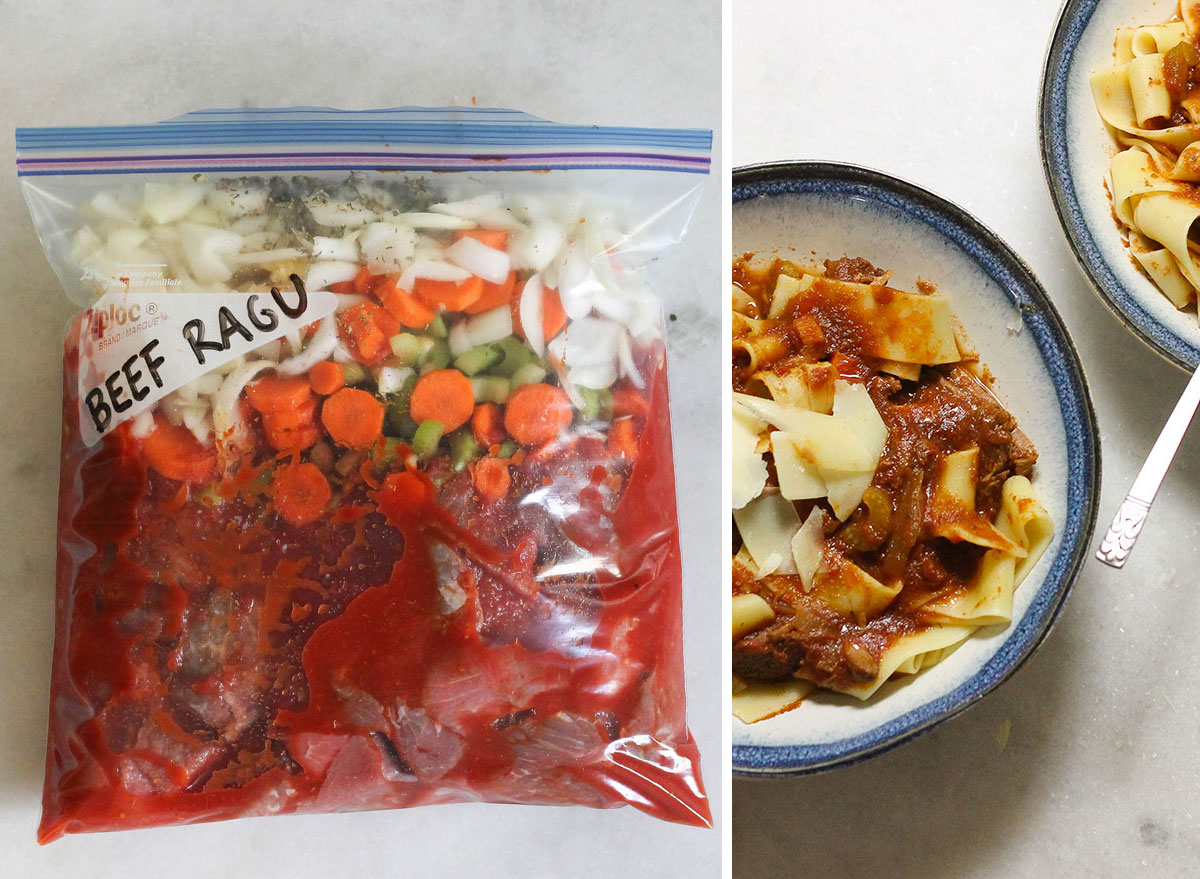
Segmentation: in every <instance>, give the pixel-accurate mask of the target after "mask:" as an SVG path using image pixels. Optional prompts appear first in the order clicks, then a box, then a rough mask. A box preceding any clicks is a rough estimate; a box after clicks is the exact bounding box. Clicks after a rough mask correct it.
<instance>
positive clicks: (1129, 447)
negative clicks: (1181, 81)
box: [732, 0, 1200, 879]
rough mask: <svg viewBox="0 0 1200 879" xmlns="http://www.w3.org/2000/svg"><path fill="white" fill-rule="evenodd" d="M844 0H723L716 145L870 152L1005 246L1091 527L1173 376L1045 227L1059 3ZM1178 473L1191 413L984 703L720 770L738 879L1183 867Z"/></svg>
mask: <svg viewBox="0 0 1200 879" xmlns="http://www.w3.org/2000/svg"><path fill="white" fill-rule="evenodd" d="M864 5H865V6H866V7H867V9H869V12H862V13H860V14H857V15H853V16H851V15H849V14H848V13H847V11H846V10H845V7H844V6H843V5H842V4H833V3H825V2H817V0H805V2H798V0H777V2H772V0H756V2H753V3H750V2H745V0H743V2H742V3H741V4H740V6H739V9H738V15H737V17H736V21H735V27H734V33H733V46H734V48H733V63H734V112H733V128H732V136H733V156H732V157H733V162H734V164H735V165H737V164H746V163H750V162H757V161H767V160H772V159H792V158H827V159H838V160H844V161H850V162H855V163H859V164H864V165H869V166H872V167H875V168H879V169H881V170H884V171H888V172H890V173H893V174H897V175H899V176H901V177H905V178H907V179H910V180H912V181H914V182H916V183H919V184H921V185H923V186H926V187H928V188H930V189H932V190H934V191H935V192H937V193H939V194H941V195H943V196H946V197H948V198H950V199H951V200H953V201H956V202H958V203H959V204H960V205H962V206H963V207H965V208H966V209H967V210H969V211H971V212H972V213H974V214H975V215H976V216H977V217H978V218H979V219H980V220H982V221H983V222H984V223H985V224H987V225H989V226H991V227H992V228H993V229H994V230H995V231H996V232H998V233H999V234H1000V236H1001V237H1002V238H1004V239H1005V240H1006V241H1008V243H1009V244H1011V245H1012V246H1013V247H1014V248H1015V249H1016V250H1017V252H1018V253H1020V254H1021V255H1022V256H1023V257H1024V258H1025V259H1026V260H1027V261H1028V262H1029V264H1030V265H1031V266H1032V267H1033V270H1034V272H1035V273H1036V274H1037V275H1038V277H1039V278H1040V279H1041V281H1042V283H1043V284H1044V285H1045V287H1046V289H1047V290H1048V292H1049V293H1050V295H1051V297H1052V298H1053V299H1054V301H1055V303H1056V305H1057V306H1058V308H1059V310H1060V311H1061V313H1062V315H1063V317H1064V319H1065V321H1066V323H1067V326H1068V328H1069V329H1070V331H1071V333H1072V335H1073V337H1074V340H1075V343H1076V345H1077V346H1078V348H1079V352H1080V356H1081V357H1082V359H1083V362H1084V365H1085V368H1086V370H1087V373H1088V377H1089V380H1090V383H1091V390H1092V394H1093V398H1094V402H1095V405H1096V409H1097V412H1098V415H1099V420H1100V430H1101V434H1102V440H1103V457H1104V468H1103V472H1104V488H1103V493H1102V497H1101V517H1102V519H1103V520H1104V524H1105V525H1106V524H1107V520H1108V518H1110V517H1111V515H1112V513H1113V512H1114V510H1115V508H1116V506H1117V504H1118V503H1119V502H1120V500H1121V498H1122V497H1123V496H1124V494H1125V492H1126V491H1127V489H1128V486H1129V484H1130V482H1131V481H1132V479H1133V476H1134V474H1135V473H1136V472H1137V469H1138V467H1139V466H1140V463H1141V461H1142V459H1143V457H1144V455H1145V453H1146V451H1147V450H1148V449H1149V446H1150V444H1151V443H1152V441H1153V439H1154V437H1155V436H1156V435H1157V432H1158V430H1159V427H1160V426H1161V425H1162V423H1163V422H1164V421H1165V419H1166V417H1167V414H1168V413H1169V412H1170V409H1171V407H1172V405H1173V403H1174V401H1175V399H1176V398H1177V397H1178V395H1179V393H1180V392H1181V391H1182V390H1183V386H1184V384H1185V382H1186V379H1187V376H1186V375H1185V374H1184V373H1183V372H1181V371H1179V370H1178V369H1176V368H1175V367H1173V366H1170V365H1168V364H1167V363H1166V362H1164V361H1162V360H1160V359H1159V358H1158V356H1157V355H1155V354H1154V353H1152V352H1151V351H1150V350H1149V349H1148V348H1147V347H1146V346H1145V345H1143V344H1142V343H1141V342H1140V341H1138V340H1137V339H1136V338H1135V337H1134V336H1133V335H1131V334H1130V333H1128V332H1127V331H1125V330H1124V329H1123V328H1122V327H1121V326H1120V324H1118V323H1117V321H1116V320H1115V319H1114V318H1113V317H1112V316H1111V315H1110V313H1109V312H1108V311H1107V309H1106V308H1105V307H1104V306H1103V305H1102V304H1101V303H1100V301H1099V299H1098V298H1097V296H1096V295H1095V294H1094V293H1093V292H1092V290H1091V288H1090V287H1089V286H1088V285H1087V283H1086V281H1085V280H1084V278H1083V276H1082V275H1081V273H1080V272H1079V270H1078V269H1077V268H1076V265H1075V263H1074V261H1073V258H1072V256H1071V253H1070V251H1069V249H1068V246H1067V243H1066V240H1065V238H1064V236H1063V234H1062V232H1061V231H1060V229H1059V227H1058V223H1057V220H1056V218H1055V213H1054V209H1053V206H1052V205H1051V202H1050V197H1049V195H1048V193H1047V190H1046V186H1045V184H1044V182H1043V179H1042V171H1041V165H1040V160H1039V156H1038V149H1037V116H1036V107H1037V95H1038V87H1039V83H1040V74H1041V66H1042V60H1043V56H1044V53H1045V49H1046V44H1047V41H1048V39H1049V36H1050V32H1051V29H1052V27H1053V25H1054V22H1055V20H1056V16H1057V12H1058V6H1059V4H1058V0H1011V2H1008V3H1005V4H1003V11H1002V13H1001V14H998V11H999V9H1000V7H999V6H997V5H995V4H986V3H962V2H955V0H908V2H905V3H883V2H872V3H869V4H864ZM1160 6H1161V7H1162V10H1163V14H1162V18H1166V17H1168V16H1169V14H1170V12H1171V11H1172V9H1173V7H1174V4H1172V3H1167V2H1164V3H1161V4H1160ZM780 35H787V36H786V37H782V38H781V36H780ZM1198 472H1200V431H1195V430H1193V433H1192V435H1191V436H1189V437H1188V438H1187V439H1186V440H1185V441H1184V445H1183V448H1182V449H1181V450H1180V453H1179V455H1178V457H1177V458H1176V462H1175V467H1174V468H1173V469H1172V471H1171V473H1170V474H1169V475H1168V477H1167V480H1166V483H1165V485H1164V486H1163V490H1162V492H1161V493H1160V495H1159V498H1158V501H1157V503H1156V504H1155V506H1154V509H1153V512H1152V513H1151V516H1150V519H1149V522H1148V524H1147V526H1146V530H1145V531H1144V532H1143V534H1142V537H1141V539H1140V541H1139V543H1138V546H1137V549H1136V551H1135V553H1134V555H1133V557H1132V559H1131V560H1130V562H1129V564H1128V565H1127V566H1126V568H1125V569H1124V570H1123V571H1120V572H1118V571H1113V570H1110V569H1108V568H1106V567H1104V566H1102V565H1100V564H1099V563H1098V562H1095V561H1089V563H1088V564H1087V565H1086V566H1085V567H1084V569H1083V571H1082V573H1081V576H1080V578H1079V580H1078V581H1077V582H1076V584H1075V587H1074V590H1073V592H1072V594H1071V596H1070V597H1069V599H1068V601H1067V605H1066V608H1065V609H1064V611H1063V613H1062V615H1061V617H1060V618H1059V621H1058V623H1057V625H1056V627H1055V628H1054V630H1053V631H1052V632H1051V634H1050V636H1049V638H1048V639H1047V641H1046V642H1045V643H1044V644H1043V645H1042V647H1041V649H1040V650H1039V651H1038V652H1037V654H1035V656H1034V657H1033V658H1032V659H1031V660H1030V661H1029V662H1028V663H1027V664H1026V666H1025V667H1024V668H1023V669H1021V670H1020V671H1019V672H1017V674H1016V675H1015V676H1014V677H1013V678H1012V679H1011V680H1009V681H1008V682H1007V683H1005V684H1004V685H1002V686H1001V687H1000V688H999V689H998V690H997V691H996V692H995V693H993V694H991V695H990V696H988V697H987V698H986V699H985V700H984V701H983V702H982V703H980V704H978V705H976V706H975V707H973V708H971V709H970V710H968V711H967V712H966V713H965V714H964V715H962V716H960V717H958V718H956V719H954V720H951V721H950V722H948V723H947V724H945V725H943V726H941V727H939V728H938V729H936V730H934V731H933V732H931V733H929V734H927V735H925V736H924V737H922V738H920V739H918V740H916V741H914V742H911V743H909V744H907V745H904V746H902V747H900V748H898V749H896V750H894V751H892V752H890V753H888V754H885V755H883V756H881V757H878V758H875V759H873V760H870V761H868V762H865V763H862V764H860V765H857V766H853V767H850V768H847V769H842V770H837V771H834V772H830V773H827V774H823V775H818V776H814V777H810V778H801V779H795V780H787V781H764V782H755V781H737V782H735V783H734V785H733V808H734V816H735V817H734V821H733V830H734V839H735V842H734V864H735V873H736V875H740V876H747V877H749V876H762V875H771V874H773V873H779V872H780V871H784V872H783V873H782V874H783V875H795V876H829V877H841V876H847V877H850V876H853V877H860V876H887V877H890V879H903V877H921V879H932V877H1026V876H1030V877H1038V876H1154V877H1176V876H1178V877H1183V876H1195V875H1196V874H1197V870H1198V869H1200V868H1198V867H1197V864H1198V863H1200V826H1198V819H1200V807H1198V806H1197V804H1196V799H1195V791H1196V790H1197V787H1198V786H1200V760H1198V759H1197V756H1196V755H1197V746H1198V745H1200V710H1198V708H1197V704H1198V699H1200V671H1197V669H1198V668H1200V662H1198V660H1200V639H1197V637H1196V636H1195V626H1196V612H1195V600H1196V592H1195V590H1196V585H1197V584H1196V576H1195V571H1196V570H1197V568H1198V567H1200V545H1198V541H1197V537H1198V536H1200V525H1198V524H1197V516H1196V513H1197V510H1198V509H1200V487H1198V486H1197V483H1196V481H1195V477H1196V474H1197V473H1198Z"/></svg>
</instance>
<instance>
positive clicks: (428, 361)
mask: <svg viewBox="0 0 1200 879" xmlns="http://www.w3.org/2000/svg"><path fill="white" fill-rule="evenodd" d="M449 365H450V346H449V345H447V344H446V341H445V340H444V339H437V340H435V341H434V343H433V346H432V347H431V348H430V349H429V350H428V351H427V352H425V356H424V357H422V358H421V375H424V374H425V373H427V372H431V371H433V370H435V369H445V368H446V367H447V366H449Z"/></svg>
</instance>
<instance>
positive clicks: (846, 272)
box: [825, 256, 884, 284]
mask: <svg viewBox="0 0 1200 879" xmlns="http://www.w3.org/2000/svg"><path fill="white" fill-rule="evenodd" d="M883 274H884V270H883V269H877V268H875V266H873V265H871V264H870V263H869V262H867V261H866V260H865V259H863V258H862V257H859V256H856V257H842V258H841V259H827V260H825V277H827V278H833V279H834V280H835V281H850V282H851V283H854V284H870V283H871V282H872V281H874V280H875V279H876V278H878V277H879V276H880V275H883Z"/></svg>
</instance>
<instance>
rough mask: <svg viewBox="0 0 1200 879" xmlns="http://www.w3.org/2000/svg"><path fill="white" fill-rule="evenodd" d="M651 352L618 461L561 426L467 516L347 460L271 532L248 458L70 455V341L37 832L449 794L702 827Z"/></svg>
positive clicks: (388, 803) (658, 367)
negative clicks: (314, 497)
mask: <svg viewBox="0 0 1200 879" xmlns="http://www.w3.org/2000/svg"><path fill="white" fill-rule="evenodd" d="M657 354H658V357H657V361H655V362H651V363H648V364H646V366H647V368H646V370H645V371H644V374H646V375H648V376H650V377H651V381H650V383H649V384H650V387H649V388H648V389H647V391H646V397H647V401H648V414H646V416H645V417H644V418H638V419H637V420H638V422H639V424H640V434H639V435H638V438H637V455H636V459H635V460H634V461H633V462H632V463H631V462H630V460H629V458H628V456H618V455H614V454H613V453H612V452H611V451H610V450H609V449H608V448H607V446H606V444H605V443H604V442H603V440H602V439H596V438H592V437H589V436H587V435H586V432H581V433H580V434H579V435H575V436H572V437H571V439H570V440H569V441H567V442H564V443H561V444H559V445H558V446H557V447H550V448H548V449H546V450H542V451H539V452H538V453H535V454H530V455H528V456H527V457H526V458H525V459H524V460H523V461H522V463H521V464H520V466H518V467H514V468H513V473H512V480H513V490H511V491H510V492H509V493H508V495H507V496H506V497H505V498H503V499H500V500H496V501H489V500H483V499H481V498H480V497H478V496H477V495H476V494H474V493H473V492H472V491H471V481H470V476H469V474H467V473H466V472H460V473H454V472H453V470H452V469H451V468H450V467H449V464H448V463H447V462H446V460H445V458H444V457H443V458H435V459H434V460H432V461H430V462H428V464H427V465H426V466H424V467H422V468H421V469H419V470H407V469H406V468H405V464H404V463H403V461H402V460H400V459H396V458H379V457H373V458H371V459H368V461H367V462H365V463H364V465H363V467H362V468H361V470H360V472H358V473H356V474H353V475H352V476H351V477H350V478H349V479H348V481H347V483H346V485H344V486H343V487H342V493H341V494H340V496H339V497H340V500H339V501H338V506H337V508H336V509H334V510H333V511H331V512H330V514H328V515H325V516H322V517H321V518H320V519H319V520H318V521H314V522H311V523H307V524H304V525H299V526H297V525H293V524H289V523H288V522H286V521H284V520H283V519H282V518H281V517H280V516H279V515H278V514H276V513H275V512H274V511H273V510H272V509H271V508H270V504H269V503H268V502H267V500H266V495H265V494H264V490H263V489H262V487H261V486H260V485H259V484H258V480H257V479H256V478H255V476H254V473H255V472H256V471H255V470H254V468H244V469H243V471H242V472H241V474H240V475H239V477H238V478H237V479H236V480H232V481H228V482H226V483H223V484H222V486H221V491H220V496H219V498H217V499H216V500H215V501H214V498H213V497H212V496H210V497H208V498H207V499H205V498H204V497H201V496H199V495H198V494H195V493H192V492H189V490H188V488H187V487H186V486H184V485H182V484H181V483H178V482H175V481H173V480H171V479H167V478H165V477H163V476H162V475H160V474H159V473H157V472H155V471H153V470H151V469H148V468H147V466H146V463H145V460H144V456H143V454H142V451H141V445H142V443H141V441H140V440H138V439H136V438H135V437H133V436H132V434H131V432H130V430H129V429H127V428H128V425H127V424H126V425H122V427H121V428H119V429H117V430H116V431H115V432H114V433H112V434H111V435H109V436H107V437H105V438H104V440H103V441H102V442H101V444H99V445H97V446H96V447H94V448H92V449H88V448H85V447H84V446H83V444H82V443H81V442H80V441H79V439H78V436H79V433H78V417H79V416H78V406H77V404H76V401H75V399H74V397H73V388H74V376H73V364H72V357H73V354H72V352H70V351H68V358H67V369H66V381H65V387H66V393H65V394H64V408H63V418H64V422H63V423H64V425H65V433H64V440H63V458H62V479H61V485H60V499H59V544H58V584H57V624H56V639H55V651H54V671H53V680H52V687H51V706H50V728H49V749H48V759H47V767H46V785H45V794H44V801H43V817H42V822H41V827H40V829H39V839H40V841H41V842H49V841H51V840H54V839H56V838H58V837H60V836H62V835H63V834H65V833H76V832H85V831H98V830H115V829H127V828H134V827H149V826H156V825H164V824H176V823H191V822H199V821H213V820H221V819H227V818H235V817H245V816H253V815H266V814H275V813H288V812H320V811H345V810H356V809H380V808H398V807H405V806H412V805H418V804H427V803H441V802H453V801H460V800H486V801H493V802H516V803H552V804H570V803H574V804H581V805H587V806H593V807H611V806H617V805H621V804H632V805H634V806H636V807H637V808H639V809H642V810H643V811H646V812H648V813H650V814H652V815H655V816H658V817H660V818H664V819H667V820H670V821H677V822H681V823H687V824H697V825H708V824H709V823H710V813H709V808H708V804H707V801H706V799H705V795H704V789H703V784H702V782H701V780H700V775H699V755H698V752H697V749H696V747H695V744H694V743H693V741H692V739H691V737H690V734H689V733H688V731H687V727H686V722H685V712H684V701H683V674H682V663H681V646H680V639H681V616H680V593H681V574H680V560H679V548H678V539H677V520H676V513H675V508H674V505H673V502H672V499H673V498H674V496H675V495H674V475H673V469H672V461H673V459H672V453H671V439H670V429H669V418H668V405H667V390H666V388H667V383H666V374H665V370H664V368H663V361H662V357H661V351H659V352H657ZM642 422H644V423H642ZM270 464H271V461H270V460H266V461H263V462H257V463H256V466H262V467H266V466H269V465H270ZM535 572H536V573H537V574H538V575H539V576H538V577H536V578H535Z"/></svg>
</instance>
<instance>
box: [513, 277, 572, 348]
mask: <svg viewBox="0 0 1200 879" xmlns="http://www.w3.org/2000/svg"><path fill="white" fill-rule="evenodd" d="M524 289H525V285H524V284H521V285H520V286H519V287H518V288H517V289H516V291H515V292H514V293H513V297H512V323H513V332H514V333H516V334H517V335H518V336H520V337H521V338H522V339H524V338H525V331H524V330H523V329H521V292H522V291H523V290H524ZM566 325H567V312H566V311H565V310H564V309H563V304H562V299H561V297H559V295H558V291H557V290H555V289H554V288H553V287H546V288H544V289H543V290H542V338H543V339H545V340H546V341H547V342H548V341H550V340H551V339H553V338H554V337H555V336H557V335H558V334H559V333H561V332H562V331H563V327H565V326H566Z"/></svg>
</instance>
